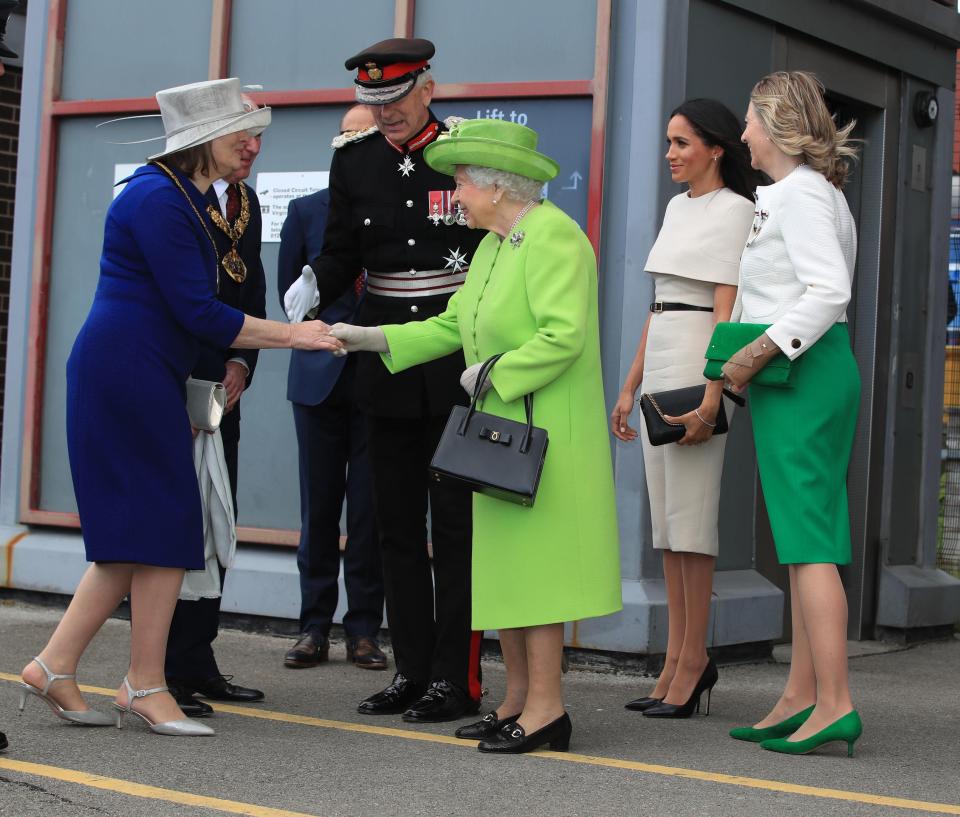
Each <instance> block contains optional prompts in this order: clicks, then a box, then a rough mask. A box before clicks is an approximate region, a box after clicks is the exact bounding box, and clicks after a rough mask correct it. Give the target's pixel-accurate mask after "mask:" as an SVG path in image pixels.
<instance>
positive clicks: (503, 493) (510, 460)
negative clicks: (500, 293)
mask: <svg viewBox="0 0 960 817" xmlns="http://www.w3.org/2000/svg"><path fill="white" fill-rule="evenodd" d="M500 357H501V356H500V355H494V356H493V357H491V358H490V359H489V360H487V361H485V362H484V364H483V366H482V367H481V368H480V373H479V374H478V376H477V383H476V386H474V390H473V399H472V400H471V401H470V405H469V407H468V406H454V407H453V410H452V411H451V412H450V418H449V419H448V420H447V425H446V427H445V428H444V429H443V435H442V436H441V437H440V443H439V444H438V445H437V450H436V452H435V453H434V455H433V460H432V461H431V462H430V474H431V477H432V478H433V479H435V480H438V481H439V480H445V479H449V480H454V481H456V482H459V483H461V484H463V485H466V486H467V487H469V488H470V489H471V490H473V491H476V492H477V493H480V494H486V495H487V496H492V497H495V498H496V499H503V500H505V501H507V502H513V503H516V504H518V505H525V506H527V507H532V506H533V503H534V501H535V500H536V498H537V488H538V487H539V486H540V474H541V473H542V472H543V460H544V457H545V456H546V454H547V443H548V442H549V441H548V439H547V431H546V429H543V428H537V427H536V426H534V424H533V395H532V394H528V395H525V396H524V398H523V403H524V408H525V409H526V415H527V421H526V422H525V423H519V422H517V421H515V420H508V419H506V418H505V417H498V416H497V415H495V414H486V413H484V412H482V411H477V400H478V399H479V398H480V391H481V389H482V387H483V384H484V382H485V381H486V379H487V375H488V374H489V373H490V370H491V369H492V368H493V364H494V363H496V362H497V360H499V359H500Z"/></svg>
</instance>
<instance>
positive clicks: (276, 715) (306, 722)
mask: <svg viewBox="0 0 960 817" xmlns="http://www.w3.org/2000/svg"><path fill="white" fill-rule="evenodd" d="M0 680H3V681H19V680H20V676H19V675H12V674H10V673H6V672H0ZM80 689H81V691H83V692H88V693H90V694H93V695H106V696H109V697H113V696H114V695H115V694H116V691H115V690H113V689H106V688H104V687H95V686H87V685H84V684H81V685H80ZM216 705H217V706H216V709H217V712H229V713H230V714H233V715H241V716H243V717H245V718H259V719H261V720H268V721H280V722H282V723H296V724H300V725H302V726H316V727H320V728H323V729H336V730H338V731H341V732H360V733H363V734H368V735H383V736H387V737H394V738H403V739H404V740H419V741H424V742H426V743H442V744H447V745H449V746H459V747H461V748H475V747H476V745H477V744H476V741H465V740H460V739H459V738H454V737H451V736H449V735H437V734H434V733H431V732H415V731H412V730H409V729H396V728H393V727H389V726H370V725H367V724H363V723H350V722H349V721H334V720H327V719H325V718H314V717H311V716H309V715H294V714H291V713H288V712H277V711H275V710H270V709H256V708H254V707H249V706H234V705H233V704H224V703H220V702H219V701H217V702H216ZM532 756H533V757H539V758H542V759H545V760H560V761H565V762H567V763H579V764H582V765H585V766H602V767H605V768H609V769H623V770H626V771H633V772H643V773H645V774H656V775H661V776H665V777H679V778H683V779H686V780H699V781H702V782H706V783H720V784H723V785H728V786H739V787H741V788H748V789H761V790H765V791H775V792H782V793H785V794H798V795H802V796H806V797H819V798H822V799H827V800H843V801H847V802H853V803H864V804H867V805H873V806H889V807H892V808H902V809H910V810H912V811H926V812H933V813H936V814H957V815H960V804H956V803H934V802H928V801H926V800H910V799H906V798H902V797H890V796H887V795H882V794H870V793H868V792H858V791H847V790H845V789H826V788H820V787H818V786H803V785H799V784H796V783H785V782H782V781H779V780H765V779H764V778H757V777H741V776H740V775H734V774H723V773H721V772H705V771H701V770H700V769H685V768H682V767H677V766H660V765H657V764H655V763H640V762H638V761H635V760H620V759H618V758H613V757H596V756H593V755H579V754H575V753H573V752H549V751H538V752H536V753H535V754H534V755H532ZM0 762H2V761H0ZM241 813H245V812H241ZM285 813H289V814H292V813H293V812H285Z"/></svg>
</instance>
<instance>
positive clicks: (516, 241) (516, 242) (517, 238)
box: [507, 199, 540, 249]
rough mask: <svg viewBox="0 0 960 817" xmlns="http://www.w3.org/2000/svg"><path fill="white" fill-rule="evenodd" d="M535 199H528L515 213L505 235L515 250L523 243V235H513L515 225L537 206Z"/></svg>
mask: <svg viewBox="0 0 960 817" xmlns="http://www.w3.org/2000/svg"><path fill="white" fill-rule="evenodd" d="M539 203H540V202H538V201H537V200H536V199H530V201H528V202H527V203H526V204H525V205H523V207H521V208H520V212H519V213H517V217H516V218H515V219H514V220H513V224H511V225H510V229H509V230H507V235H508V236H510V245H511V246H512V247H513V248H514V249H516V248H517V247H519V246H520V242H521V241H523V237H524V233H515V232H514V230H516V228H517V225H518V224H519V223H520V221H521V219H522V218H523V217H524V216H525V215H526V214H527V213H529V212H530V210H531V209H532V208H533V207H534V206H535V205H537V204H539Z"/></svg>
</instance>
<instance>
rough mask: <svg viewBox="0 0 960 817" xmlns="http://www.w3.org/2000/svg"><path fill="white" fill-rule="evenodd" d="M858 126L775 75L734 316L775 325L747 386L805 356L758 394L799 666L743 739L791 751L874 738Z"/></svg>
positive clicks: (741, 376) (762, 107) (763, 464)
mask: <svg viewBox="0 0 960 817" xmlns="http://www.w3.org/2000/svg"><path fill="white" fill-rule="evenodd" d="M853 124H854V123H850V124H848V125H847V126H845V127H844V128H842V129H840V130H837V128H836V125H835V123H834V121H833V119H832V118H831V116H830V113H829V111H828V110H827V107H826V104H825V103H824V99H823V86H822V85H821V84H820V82H819V81H818V80H817V79H816V78H815V77H814V76H813V75H812V74H808V73H805V72H802V71H791V72H785V71H781V72H778V73H775V74H771V75H769V76H767V77H764V78H763V79H762V80H760V82H758V83H757V85H756V86H755V87H754V89H753V92H752V93H751V95H750V106H749V109H748V111H747V117H746V129H745V130H744V132H743V136H742V139H743V141H744V142H745V143H746V144H747V146H748V147H749V148H750V154H751V159H752V162H753V166H754V167H756V168H758V169H759V170H762V171H763V172H764V173H766V174H767V175H768V176H770V178H771V179H773V184H771V185H768V186H765V187H760V188H758V190H757V208H756V213H755V216H754V223H753V227H752V229H751V232H750V237H749V238H748V239H747V246H746V248H745V250H744V252H743V256H742V258H741V262H740V289H739V292H738V294H737V302H736V304H735V306H734V310H733V317H732V320H734V321H740V322H742V323H751V324H764V325H767V328H766V331H765V332H764V333H763V334H761V335H760V337H759V338H757V340H755V341H753V342H752V343H751V344H749V345H748V346H746V347H744V348H743V349H741V350H740V351H739V352H737V353H736V354H735V355H734V356H733V357H732V358H731V359H730V361H729V362H728V363H727V364H726V365H725V366H724V368H723V371H724V376H725V378H726V379H727V381H728V382H729V383H730V384H731V386H732V387H733V388H734V389H743V388H744V387H745V386H746V385H747V383H749V382H750V380H751V379H752V378H753V377H754V376H755V374H756V373H757V372H758V371H760V370H761V369H762V368H763V367H764V366H765V365H766V364H767V363H768V362H769V361H770V360H771V359H772V358H774V357H776V356H777V355H778V354H779V353H780V352H783V354H785V355H786V356H787V357H788V358H789V359H790V360H791V361H792V368H793V370H792V373H791V386H790V387H789V388H774V387H771V386H761V385H756V384H755V385H754V386H753V387H752V388H751V389H750V395H751V404H752V408H751V415H752V419H753V432H754V441H755V443H756V449H757V465H758V467H759V470H760V481H761V484H762V486H763V495H764V499H765V501H766V505H767V512H768V514H769V517H770V524H771V528H772V530H773V536H774V541H775V543H776V548H777V557H778V558H779V560H780V562H781V563H782V564H787V565H789V570H790V599H791V607H792V611H793V657H792V660H791V665H790V675H789V677H788V679H787V684H786V688H785V689H784V691H783V694H782V695H781V697H780V699H779V700H778V701H777V703H776V704H775V705H774V707H773V709H772V710H771V711H770V712H769V714H767V716H766V717H764V718H763V719H762V720H761V721H760V722H759V723H757V724H755V725H754V726H753V727H741V728H738V729H734V730H733V731H732V732H731V733H730V734H731V736H732V737H734V738H737V739H739V740H749V741H755V742H759V743H760V744H761V746H762V747H763V748H764V749H770V750H773V751H777V752H786V753H789V754H802V753H806V752H810V751H812V750H814V749H816V748H817V747H819V746H821V745H823V744H824V743H829V742H831V741H844V742H846V743H847V747H848V753H849V754H851V755H852V754H853V744H854V742H855V741H856V740H857V738H859V737H860V733H861V731H862V725H861V722H860V716H859V715H858V714H857V711H856V710H855V709H854V708H853V703H852V702H851V699H850V690H849V685H848V679H847V654H846V630H847V604H846V597H845V596H844V592H843V585H842V583H841V580H840V573H839V571H838V569H837V566H838V565H843V564H848V563H849V562H850V524H849V518H848V511H847V490H846V473H847V467H848V465H849V462H850V450H851V448H852V446H853V435H854V430H855V427H856V420H857V409H858V406H859V400H860V376H859V372H858V370H857V365H856V361H855V360H854V357H853V353H852V352H851V350H850V336H849V333H848V331H847V316H846V308H847V304H848V303H849V301H850V292H851V282H852V278H853V268H854V263H855V260H856V253H857V238H856V229H855V226H854V222H853V218H852V216H851V215H850V209H849V207H848V206H847V202H846V200H845V199H844V197H843V194H842V193H841V192H840V190H841V188H842V187H843V184H844V182H845V181H846V177H847V172H848V161H847V160H848V158H849V157H852V156H854V155H855V151H854V149H853V148H852V147H851V146H850V145H849V144H848V137H849V134H850V131H851V130H852V128H853Z"/></svg>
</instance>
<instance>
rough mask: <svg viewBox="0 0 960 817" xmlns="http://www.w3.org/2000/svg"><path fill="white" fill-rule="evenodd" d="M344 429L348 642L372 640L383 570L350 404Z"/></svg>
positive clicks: (359, 425)
mask: <svg viewBox="0 0 960 817" xmlns="http://www.w3.org/2000/svg"><path fill="white" fill-rule="evenodd" d="M348 426H349V434H350V446H349V448H350V458H349V464H348V466H347V547H346V550H345V551H344V553H343V581H344V584H345V585H346V589H347V613H346V615H345V616H344V617H343V629H344V631H345V632H346V634H347V636H348V637H351V638H355V637H357V636H362V635H366V636H371V637H376V635H377V633H378V632H379V631H380V626H381V625H382V624H383V567H382V564H381V560H380V538H379V535H378V533H377V518H376V514H375V512H374V509H373V474H372V473H371V468H370V449H369V446H368V444H367V421H366V417H364V415H363V414H361V413H360V411H359V410H358V409H357V407H356V405H354V404H351V406H350V416H349V420H348Z"/></svg>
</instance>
